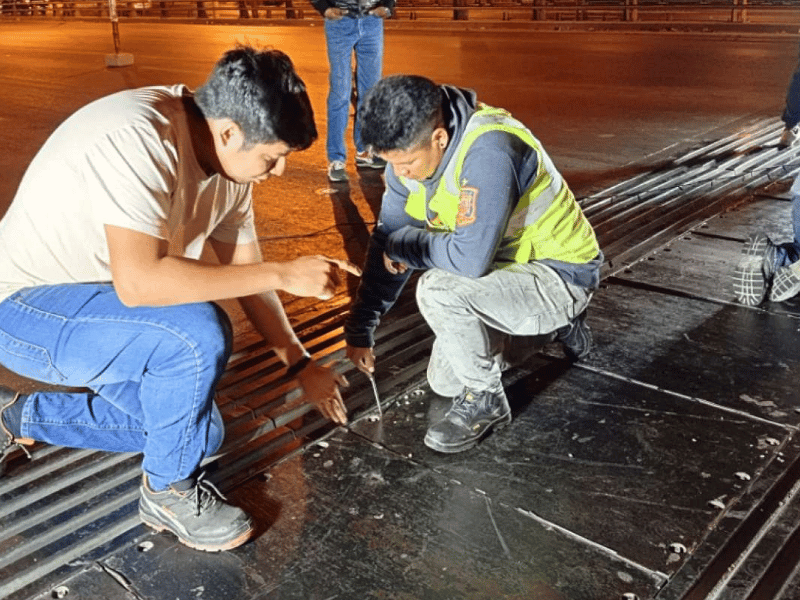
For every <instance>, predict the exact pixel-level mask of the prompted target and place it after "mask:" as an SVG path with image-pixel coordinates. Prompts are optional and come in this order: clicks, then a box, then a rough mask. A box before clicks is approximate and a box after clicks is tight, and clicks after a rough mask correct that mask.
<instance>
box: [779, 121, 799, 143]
mask: <svg viewBox="0 0 800 600" xmlns="http://www.w3.org/2000/svg"><path fill="white" fill-rule="evenodd" d="M798 139H800V125H795V126H794V127H787V128H786V129H784V130H783V133H782V134H781V139H779V140H778V148H788V147H789V146H792V145H794V143H795V142H796V141H797V140H798Z"/></svg>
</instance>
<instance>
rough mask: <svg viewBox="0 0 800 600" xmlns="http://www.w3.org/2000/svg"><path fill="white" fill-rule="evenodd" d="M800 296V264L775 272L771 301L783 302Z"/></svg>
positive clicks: (770, 294) (770, 295)
mask: <svg viewBox="0 0 800 600" xmlns="http://www.w3.org/2000/svg"><path fill="white" fill-rule="evenodd" d="M797 294H800V262H796V263H792V264H791V265H788V266H786V267H781V268H780V269H778V270H777V271H775V276H774V277H773V278H772V290H770V292H769V299H770V300H772V301H773V302H783V301H785V300H788V299H789V298H794V297H795V296H797Z"/></svg>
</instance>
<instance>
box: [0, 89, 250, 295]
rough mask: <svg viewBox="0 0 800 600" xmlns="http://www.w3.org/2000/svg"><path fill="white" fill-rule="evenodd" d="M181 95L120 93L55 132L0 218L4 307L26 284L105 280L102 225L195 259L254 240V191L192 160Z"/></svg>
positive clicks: (183, 92) (88, 108)
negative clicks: (221, 245) (217, 244)
mask: <svg viewBox="0 0 800 600" xmlns="http://www.w3.org/2000/svg"><path fill="white" fill-rule="evenodd" d="M187 95H191V92H190V91H189V90H188V89H187V88H186V87H185V86H183V85H176V86H171V87H150V88H141V89H136V90H128V91H123V92H119V93H116V94H112V95H111V96H107V97H105V98H101V99H99V100H96V101H94V102H92V103H91V104H88V105H87V106H85V107H83V108H82V109H80V110H79V111H77V112H76V113H75V114H73V115H72V116H71V117H69V118H68V119H67V120H66V121H64V123H62V124H61V125H60V126H59V127H58V129H56V131H55V132H54V133H53V134H52V135H51V136H50V138H49V139H48V140H47V142H46V143H45V145H44V146H43V147H42V148H41V150H40V151H39V153H38V154H37V155H36V156H35V157H34V159H33V161H32V162H31V164H30V166H29V167H28V170H27V171H26V173H25V175H24V177H23V178H22V182H21V183H20V186H19V189H18V190H17V194H16V196H15V197H14V200H13V202H12V203H11V206H10V207H9V209H8V212H7V213H6V215H5V216H4V217H3V219H2V221H0V301H2V300H3V299H5V298H7V297H8V296H9V295H11V294H12V293H14V292H15V291H17V290H19V289H21V288H24V287H30V286H37V285H49V284H59V283H89V282H101V281H106V282H107V281H111V269H110V265H109V253H108V244H107V242H106V236H105V231H104V225H117V226H119V227H124V228H127V229H132V230H135V231H139V232H142V233H146V234H149V235H152V236H154V237H158V238H160V239H164V240H168V241H169V247H170V254H172V255H175V256H185V257H188V258H195V259H197V258H200V255H201V253H202V250H203V246H204V244H205V241H206V240H207V239H208V238H209V237H213V238H214V239H217V240H220V241H222V242H228V243H233V244H245V243H250V242H252V241H254V240H256V239H257V237H256V232H255V226H254V218H253V206H252V186H251V185H250V184H246V185H245V184H238V183H234V182H232V181H229V180H227V179H225V178H224V177H222V176H220V175H212V176H210V177H209V176H208V175H206V173H205V172H204V171H203V170H202V168H201V167H200V165H199V164H198V162H197V158H196V156H195V153H194V150H193V149H192V140H191V137H190V135H189V124H188V120H187V113H186V108H185V104H184V103H185V97H186V96H187Z"/></svg>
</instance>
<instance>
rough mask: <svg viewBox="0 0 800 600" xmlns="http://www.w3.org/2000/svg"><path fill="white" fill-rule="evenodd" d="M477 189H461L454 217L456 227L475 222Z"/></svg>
mask: <svg viewBox="0 0 800 600" xmlns="http://www.w3.org/2000/svg"><path fill="white" fill-rule="evenodd" d="M477 205H478V189H477V188H473V187H462V188H461V195H460V196H459V197H458V214H457V215H456V226H458V227H464V226H465V225H472V224H473V223H474V222H475V219H476V217H477V212H478V208H477Z"/></svg>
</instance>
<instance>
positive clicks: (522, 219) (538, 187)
mask: <svg viewBox="0 0 800 600" xmlns="http://www.w3.org/2000/svg"><path fill="white" fill-rule="evenodd" d="M489 131H505V132H508V133H510V134H513V135H515V136H517V137H518V138H520V139H521V140H522V141H523V142H525V143H526V144H527V145H528V146H530V147H531V148H533V149H534V150H535V151H536V154H537V158H538V166H537V172H536V177H535V179H534V181H533V183H532V184H531V186H530V187H529V188H528V189H527V190H525V191H524V192H523V193H522V196H521V197H520V199H519V202H518V203H517V206H516V208H515V209H514V211H513V212H512V214H511V217H510V218H509V221H508V225H507V226H506V231H505V233H504V235H503V239H502V241H501V243H500V247H499V248H498V250H497V252H496V254H495V257H494V263H495V266H496V267H498V268H500V267H503V266H508V264H509V263H527V262H530V261H533V260H542V259H552V260H558V261H562V262H566V263H574V264H583V263H587V262H589V261H591V260H592V259H593V258H595V257H596V256H597V254H598V253H599V252H600V246H599V245H598V243H597V238H596V237H595V234H594V230H593V229H592V226H591V225H590V224H589V221H588V220H587V219H586V217H585V215H584V214H583V211H582V210H581V208H580V206H578V202H577V201H576V200H575V196H573V194H572V191H571V190H570V189H569V187H568V186H567V184H566V182H565V181H564V178H563V177H562V176H561V174H560V173H559V172H558V171H557V170H556V168H555V166H554V165H553V162H552V161H551V160H550V157H549V156H548V155H547V153H546V152H545V151H544V148H542V145H541V143H540V142H539V140H537V139H536V138H535V137H534V136H533V134H532V133H531V132H530V131H529V130H528V128H527V127H525V126H524V125H523V124H522V123H520V122H519V121H517V120H516V119H514V118H513V117H512V116H511V115H510V113H508V111H506V110H503V109H499V108H493V107H490V106H486V105H480V107H479V109H478V110H477V111H475V113H474V114H473V115H472V117H470V119H469V121H468V122H467V126H466V128H465V130H464V134H463V135H462V137H461V141H460V143H459V145H458V147H457V148H456V149H455V151H454V153H453V154H452V155H451V158H450V162H449V163H448V165H447V167H446V168H445V171H444V173H443V174H442V177H441V179H440V180H439V185H438V187H437V189H436V191H435V192H434V194H433V195H432V196H431V198H430V200H428V199H427V197H426V191H425V188H424V187H423V185H422V183H420V182H418V181H414V180H413V179H407V178H405V177H399V178H398V179H399V180H400V182H401V183H402V184H403V185H404V186H405V187H406V189H407V190H408V192H409V195H408V200H407V201H406V206H405V210H406V212H407V213H408V214H409V215H410V216H411V217H413V218H414V219H417V220H419V221H425V222H426V223H427V225H428V229H429V230H430V231H440V232H453V231H455V230H456V226H457V217H458V210H459V202H460V197H461V186H460V183H459V182H460V181H461V170H462V167H463V165H464V157H465V156H466V154H467V151H468V150H469V149H470V147H471V146H472V144H473V143H474V142H475V140H476V139H477V138H478V137H479V136H480V135H482V134H484V133H487V132H489ZM428 209H430V211H431V212H432V213H434V214H435V216H434V218H433V219H429V218H428Z"/></svg>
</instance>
